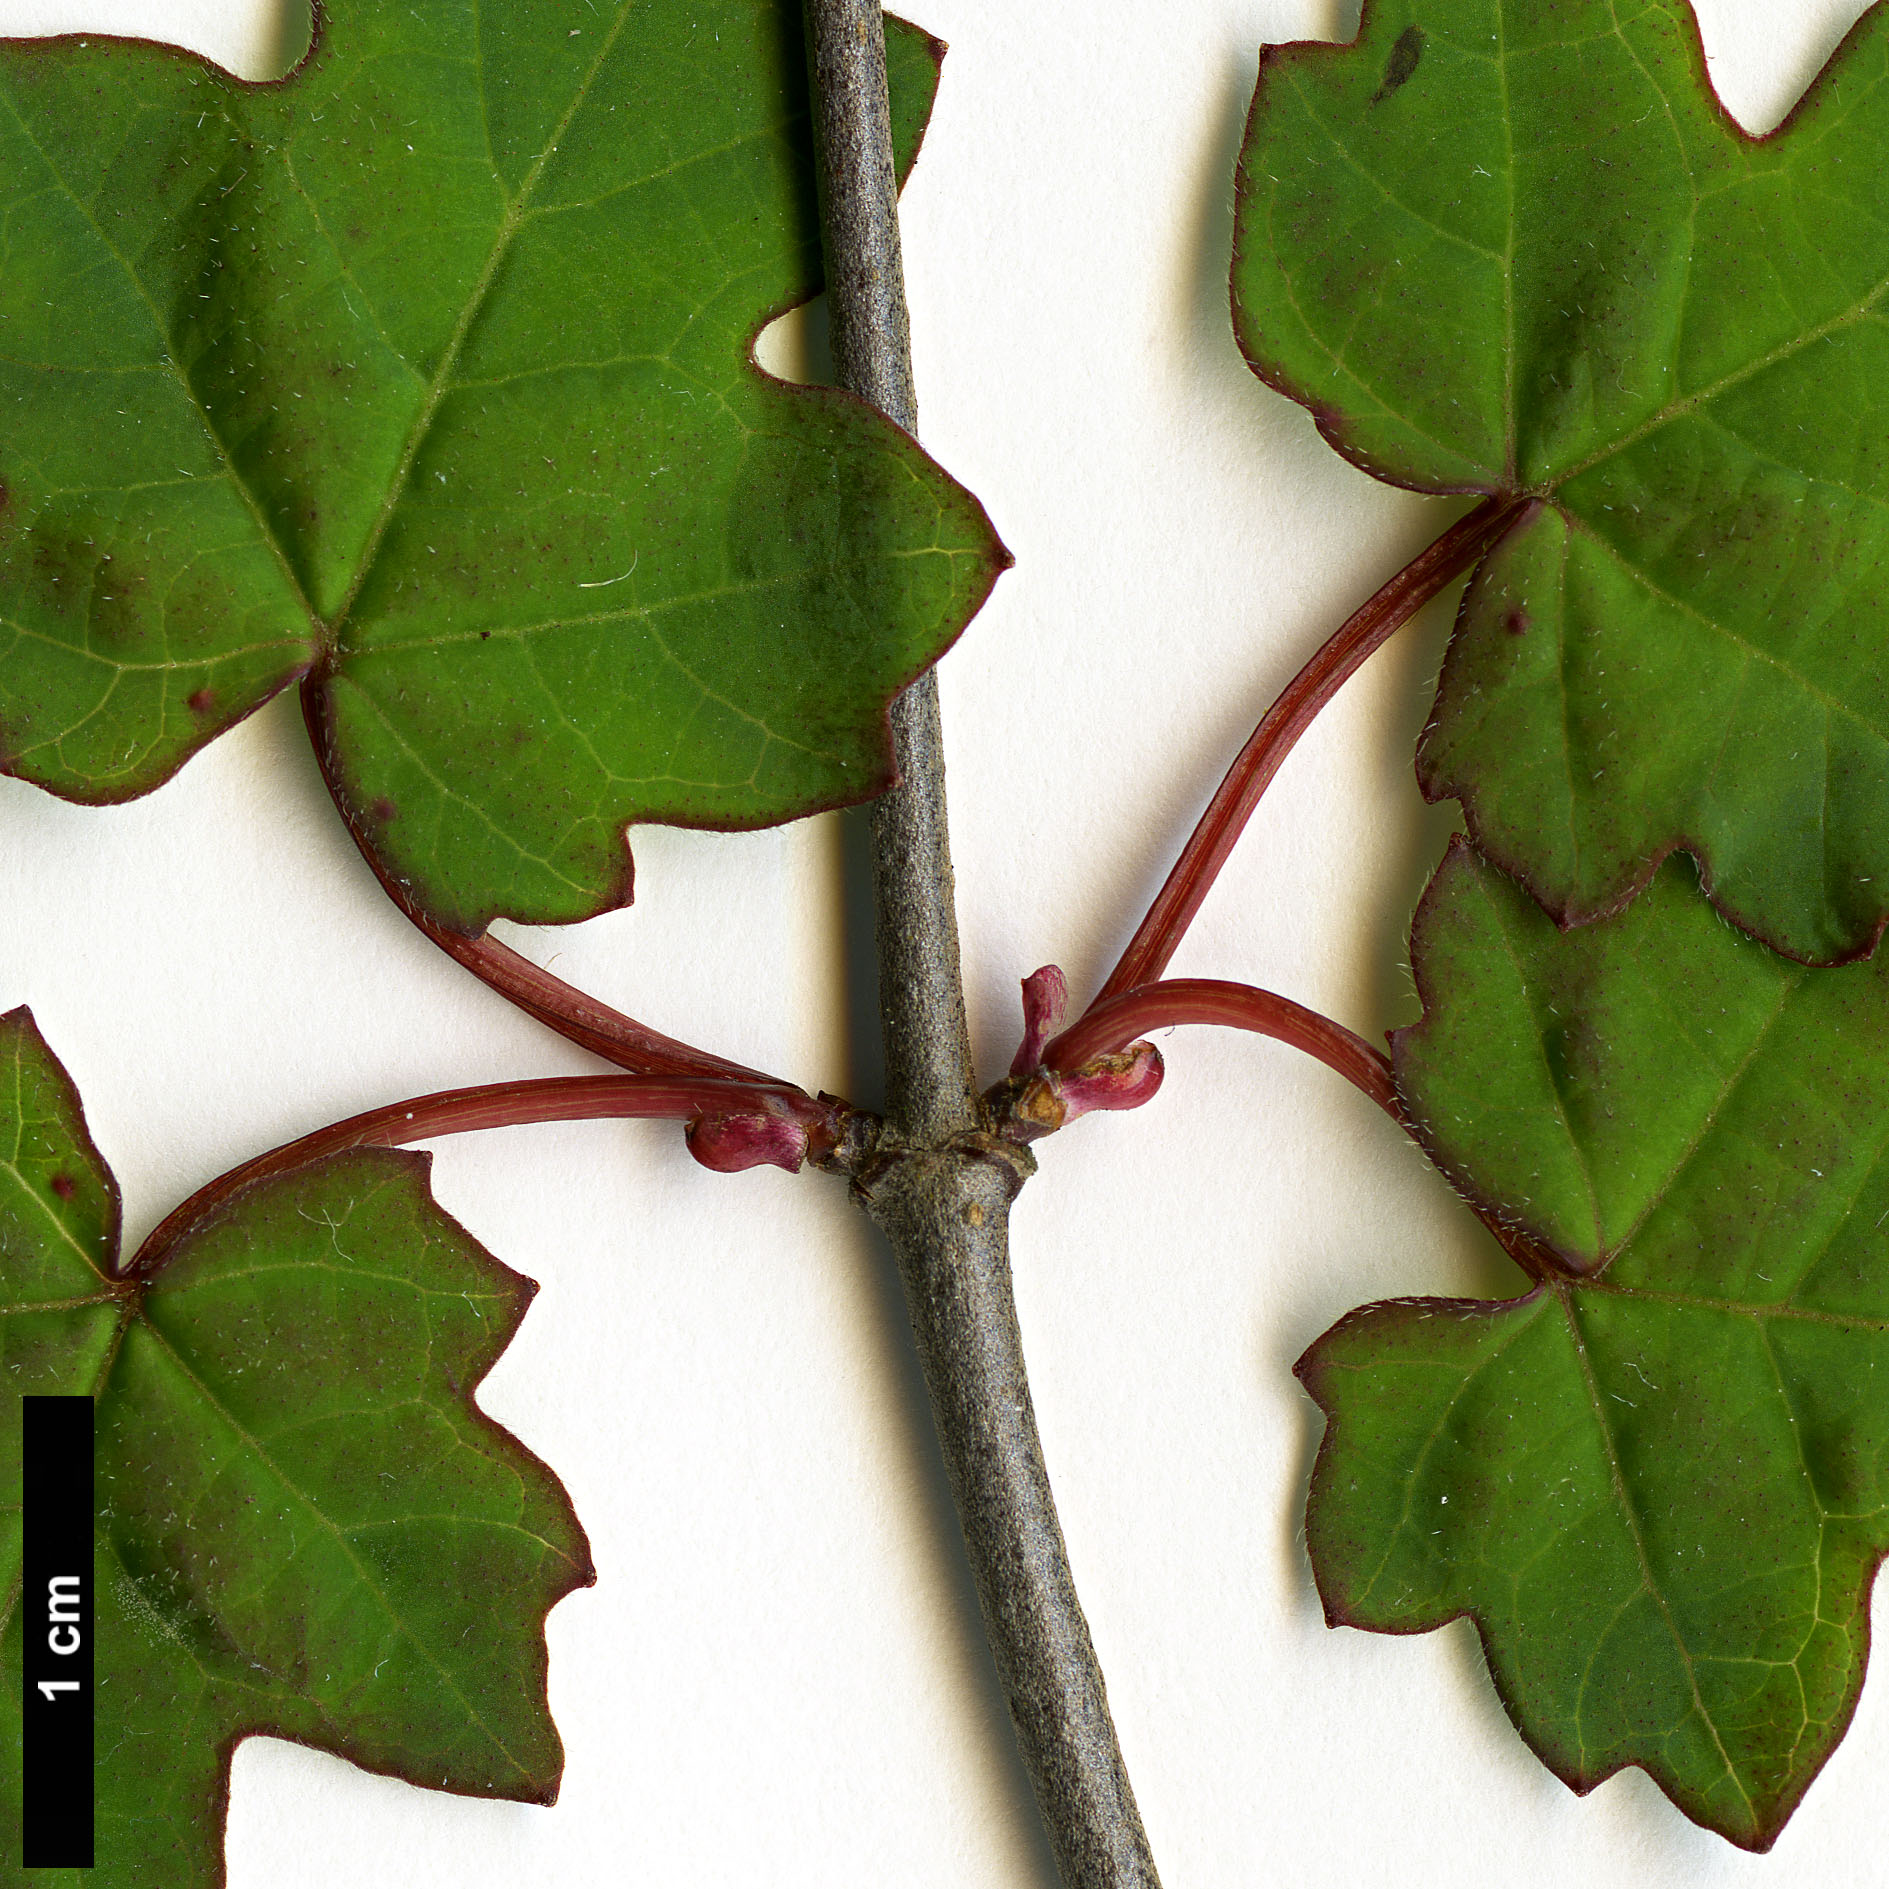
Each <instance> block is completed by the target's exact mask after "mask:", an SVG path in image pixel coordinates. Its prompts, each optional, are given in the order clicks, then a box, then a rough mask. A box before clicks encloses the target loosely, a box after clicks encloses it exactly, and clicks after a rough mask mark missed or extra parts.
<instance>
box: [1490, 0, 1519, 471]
mask: <svg viewBox="0 0 1889 1889" xmlns="http://www.w3.org/2000/svg"><path fill="white" fill-rule="evenodd" d="M1495 32H1496V45H1495V69H1496V74H1497V76H1498V78H1499V79H1500V81H1501V85H1502V135H1503V137H1504V138H1505V139H1506V140H1507V142H1508V150H1509V161H1508V166H1507V169H1506V171H1505V173H1504V174H1505V176H1506V177H1507V179H1508V197H1509V205H1508V240H1507V241H1506V243H1505V244H1504V245H1503V252H1502V416H1503V420H1504V422H1505V424H1504V428H1503V431H1504V433H1505V434H1506V438H1505V439H1504V441H1503V446H1502V476H1503V479H1504V481H1505V482H1506V483H1507V484H1508V485H1509V486H1511V487H1513V485H1514V484H1515V473H1516V468H1517V466H1518V464H1519V463H1520V461H1519V453H1520V436H1521V415H1520V413H1519V412H1518V411H1517V408H1516V404H1515V120H1514V116H1513V114H1512V113H1511V111H1510V109H1509V9H1508V0H1496V9H1495Z"/></svg>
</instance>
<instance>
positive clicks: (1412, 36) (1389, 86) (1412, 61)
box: [1371, 26, 1423, 105]
mask: <svg viewBox="0 0 1889 1889" xmlns="http://www.w3.org/2000/svg"><path fill="white" fill-rule="evenodd" d="M1422 57H1423V28H1422V27H1420V26H1406V27H1405V28H1404V30H1403V31H1402V32H1401V33H1399V34H1398V35H1397V43H1396V45H1394V46H1393V47H1392V48H1391V56H1390V58H1389V59H1388V60H1387V61H1386V62H1385V65H1384V83H1383V84H1382V85H1380V86H1379V87H1378V88H1377V90H1376V91H1375V92H1373V93H1372V94H1371V103H1372V104H1373V105H1381V104H1383V102H1384V101H1385V100H1386V99H1387V98H1389V97H1390V95H1391V94H1392V93H1393V92H1394V91H1396V90H1397V88H1398V87H1399V86H1400V85H1403V84H1404V83H1406V82H1407V81H1408V79H1409V77H1410V75H1411V74H1412V73H1413V72H1415V71H1416V69H1417V61H1418V60H1419V59H1421V58H1422Z"/></svg>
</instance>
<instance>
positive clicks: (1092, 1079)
mask: <svg viewBox="0 0 1889 1889" xmlns="http://www.w3.org/2000/svg"><path fill="white" fill-rule="evenodd" d="M1166 1074H1167V1070H1166V1068H1165V1066H1164V1065H1163V1064H1162V1061H1161V1052H1160V1051H1159V1050H1158V1049H1156V1048H1155V1046H1154V1045H1153V1044H1152V1043H1130V1044H1129V1046H1128V1047H1127V1048H1126V1049H1124V1050H1117V1051H1116V1052H1115V1053H1114V1054H1113V1055H1112V1056H1097V1057H1095V1058H1093V1059H1092V1060H1091V1061H1089V1062H1086V1063H1084V1064H1083V1065H1082V1067H1081V1068H1080V1069H1079V1070H1077V1071H1076V1073H1075V1074H1074V1075H1072V1076H1064V1077H1063V1078H1062V1104H1063V1120H1064V1121H1065V1122H1073V1121H1074V1120H1075V1119H1076V1117H1077V1116H1078V1115H1089V1114H1092V1113H1094V1111H1095V1110H1097V1109H1118V1108H1139V1107H1140V1106H1141V1105H1142V1103H1144V1102H1151V1101H1152V1100H1153V1099H1154V1094H1155V1091H1156V1090H1157V1089H1159V1088H1160V1086H1161V1078H1162V1077H1163V1076H1165V1075H1166Z"/></svg>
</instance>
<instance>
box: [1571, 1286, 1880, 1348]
mask: <svg viewBox="0 0 1889 1889" xmlns="http://www.w3.org/2000/svg"><path fill="white" fill-rule="evenodd" d="M1576 1289H1577V1290H1579V1291H1581V1292H1604V1293H1606V1294H1607V1295H1608V1296H1609V1297H1610V1298H1616V1299H1644V1300H1645V1301H1646V1302H1647V1303H1648V1304H1649V1305H1672V1306H1677V1307H1679V1308H1681V1309H1682V1310H1688V1311H1697V1312H1723V1313H1724V1314H1725V1315H1726V1316H1727V1317H1728V1318H1749V1319H1751V1320H1753V1321H1754V1322H1762V1321H1765V1320H1768V1319H1773V1318H1782V1319H1786V1320H1789V1321H1790V1322H1791V1323H1793V1324H1800V1325H1828V1326H1830V1327H1831V1328H1832V1329H1833V1330H1836V1331H1854V1332H1875V1333H1878V1334H1880V1335H1882V1336H1885V1337H1889V1318H1866V1317H1865V1316H1864V1315H1863V1314H1862V1313H1860V1312H1820V1311H1818V1310H1817V1309H1816V1308H1815V1307H1814V1306H1808V1305H1793V1304H1792V1303H1791V1302H1790V1301H1789V1300H1788V1299H1779V1300H1763V1299H1715V1298H1713V1297H1712V1295H1711V1294H1710V1293H1707V1292H1665V1291H1662V1290H1661V1289H1660V1288H1659V1287H1657V1286H1620V1285H1615V1284H1614V1283H1613V1282H1612V1281H1611V1280H1609V1279H1582V1280H1579V1281H1578V1282H1576Z"/></svg>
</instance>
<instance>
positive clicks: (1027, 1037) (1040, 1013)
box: [1010, 964, 1069, 1076]
mask: <svg viewBox="0 0 1889 1889" xmlns="http://www.w3.org/2000/svg"><path fill="white" fill-rule="evenodd" d="M1068 1004H1069V980H1068V979H1067V978H1065V977H1064V976H1063V974H1062V971H1061V969H1060V968H1059V967H1058V966H1056V965H1054V964H1046V965H1044V966H1043V968H1042V969H1041V970H1040V971H1032V972H1031V973H1030V975H1029V976H1028V977H1026V978H1025V979H1024V980H1023V1043H1022V1046H1021V1047H1020V1048H1019V1049H1018V1051H1017V1053H1016V1056H1015V1057H1014V1058H1013V1059H1012V1061H1011V1064H1010V1073H1011V1074H1012V1075H1013V1076H1027V1075H1028V1074H1029V1073H1030V1071H1031V1070H1033V1069H1034V1068H1036V1066H1037V1065H1038V1064H1039V1063H1040V1062H1041V1061H1042V1060H1043V1045H1044V1044H1045V1043H1047V1042H1048V1041H1049V1039H1050V1038H1051V1037H1052V1036H1054V1035H1055V1034H1056V1026H1057V1025H1058V1024H1060V1023H1061V1022H1062V1020H1063V1011H1064V1010H1065V1009H1066V1008H1067V1007H1068Z"/></svg>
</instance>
